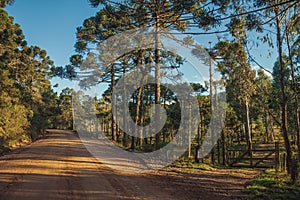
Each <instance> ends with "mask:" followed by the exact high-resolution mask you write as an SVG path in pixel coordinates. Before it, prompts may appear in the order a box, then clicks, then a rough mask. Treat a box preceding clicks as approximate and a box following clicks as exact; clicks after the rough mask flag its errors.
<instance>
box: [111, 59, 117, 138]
mask: <svg viewBox="0 0 300 200" xmlns="http://www.w3.org/2000/svg"><path fill="white" fill-rule="evenodd" d="M110 83H111V91H110V94H111V97H113V95H112V93H113V90H114V87H115V67H114V65H112V66H111V82H110ZM114 103H115V99H113V98H111V105H112V106H113V105H114ZM111 109H112V108H111ZM116 137H117V136H116V122H115V120H114V116H113V114H111V138H112V140H113V141H116Z"/></svg>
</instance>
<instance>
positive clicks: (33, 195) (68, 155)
mask: <svg viewBox="0 0 300 200" xmlns="http://www.w3.org/2000/svg"><path fill="white" fill-rule="evenodd" d="M257 174H258V172H257V171H252V170H248V171H245V170H238V169H230V170H217V171H209V172H208V171H201V170H192V169H191V170H187V169H184V170H180V169H175V168H166V169H164V170H160V171H156V172H151V173H148V174H138V175H132V174H125V173H119V172H116V171H114V170H112V169H110V168H107V167H106V166H104V165H103V164H101V163H100V162H99V161H98V160H97V159H95V158H94V157H92V156H91V155H90V153H89V152H88V151H87V150H86V149H85V147H84V146H83V145H82V143H81V141H80V140H79V139H78V138H77V137H76V136H74V134H73V133H71V132H66V131H59V130H53V131H51V132H50V134H49V135H48V136H47V137H46V138H44V139H41V140H38V141H36V142H35V143H33V144H31V145H30V146H29V147H27V148H25V149H24V150H23V151H19V152H16V153H11V154H8V155H5V156H2V157H0V199H3V200H14V199H18V200H20V199H23V200H27V199H28V200H35V199H38V200H40V199H56V200H62V199H70V200H76V199H80V200H83V199H95V200H96V199H105V200H106V199H205V200H206V199H213V200H214V199H217V200H221V199H247V196H246V194H245V193H244V189H245V184H246V183H247V182H248V181H249V180H250V179H251V178H253V177H255V176H256V175H257Z"/></svg>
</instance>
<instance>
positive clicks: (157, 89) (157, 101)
mask: <svg viewBox="0 0 300 200" xmlns="http://www.w3.org/2000/svg"><path fill="white" fill-rule="evenodd" d="M156 8H157V10H156V13H155V27H154V28H155V30H154V34H155V83H156V86H155V104H157V105H160V75H161V74H160V49H161V41H160V33H159V31H160V13H159V12H160V11H159V9H160V0H156ZM159 118H160V116H159V108H158V106H156V109H155V119H156V120H158V121H160V120H159ZM158 121H157V123H159V122H158ZM159 143H160V133H157V134H156V135H155V149H158V147H159Z"/></svg>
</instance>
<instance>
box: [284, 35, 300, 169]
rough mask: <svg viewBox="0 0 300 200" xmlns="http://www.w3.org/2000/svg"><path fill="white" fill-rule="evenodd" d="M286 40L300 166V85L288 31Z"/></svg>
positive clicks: (299, 165)
mask: <svg viewBox="0 0 300 200" xmlns="http://www.w3.org/2000/svg"><path fill="white" fill-rule="evenodd" d="M286 40H287V46H288V52H289V59H290V62H291V63H290V64H291V72H292V73H291V76H292V89H293V91H294V98H295V108H294V109H295V125H296V142H297V148H298V167H299V168H300V124H299V98H298V87H297V83H296V80H295V66H294V63H293V55H292V52H291V46H290V41H289V33H288V31H286Z"/></svg>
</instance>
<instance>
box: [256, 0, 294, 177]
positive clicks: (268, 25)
mask: <svg viewBox="0 0 300 200" xmlns="http://www.w3.org/2000/svg"><path fill="white" fill-rule="evenodd" d="M254 2H255V5H256V7H257V8H258V9H262V8H263V9H262V10H263V12H259V13H257V16H259V18H260V20H259V21H260V22H259V26H260V27H261V28H263V29H264V30H269V29H271V31H270V33H274V37H273V36H270V34H267V35H265V36H264V38H265V41H269V44H270V45H271V46H273V41H276V47H277V52H278V62H277V63H276V65H278V67H279V71H278V72H279V74H278V75H279V77H278V79H279V88H280V95H281V101H280V105H281V116H280V118H281V119H280V125H281V131H282V136H283V138H284V144H285V149H286V153H287V169H288V173H291V172H292V154H293V152H292V148H291V142H290V137H289V126H288V88H289V87H290V84H289V81H286V79H287V77H286V73H287V67H286V64H287V63H286V61H285V59H284V56H285V54H286V55H289V60H290V61H287V62H289V63H290V64H291V68H293V67H294V66H293V56H292V53H291V51H290V50H291V49H290V45H291V44H292V43H293V41H291V39H292V38H293V37H292V33H293V29H294V30H295V29H296V27H294V26H295V25H296V22H297V20H298V18H299V12H298V10H299V5H300V3H299V1H296V0H276V1H271V0H267V1H265V0H264V1H262V0H256V1H254ZM285 45H286V46H287V47H288V48H287V49H288V52H287V53H284V47H285ZM292 71H294V70H292ZM293 77H294V75H292V79H294V78H293ZM294 89H295V87H294ZM296 101H297V99H296ZM297 115H298V114H296V117H297ZM297 121H298V122H297ZM296 124H297V125H296V126H298V127H299V119H298V120H296ZM298 130H299V128H298ZM297 135H298V138H299V132H298V133H297ZM298 141H299V140H298ZM299 147H300V144H299V143H298V149H299ZM299 158H300V157H299ZM291 174H292V173H291Z"/></svg>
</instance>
